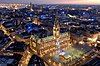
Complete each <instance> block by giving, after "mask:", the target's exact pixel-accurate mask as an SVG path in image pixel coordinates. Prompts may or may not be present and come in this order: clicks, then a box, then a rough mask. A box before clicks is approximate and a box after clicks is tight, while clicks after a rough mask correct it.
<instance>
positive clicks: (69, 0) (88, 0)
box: [0, 0, 100, 5]
mask: <svg viewBox="0 0 100 66" xmlns="http://www.w3.org/2000/svg"><path fill="white" fill-rule="evenodd" d="M30 2H32V3H34V4H97V5H98V4H100V0H0V3H30Z"/></svg>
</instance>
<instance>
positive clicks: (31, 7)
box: [29, 3, 33, 11]
mask: <svg viewBox="0 0 100 66" xmlns="http://www.w3.org/2000/svg"><path fill="white" fill-rule="evenodd" d="M29 9H30V11H33V4H32V3H30V4H29Z"/></svg>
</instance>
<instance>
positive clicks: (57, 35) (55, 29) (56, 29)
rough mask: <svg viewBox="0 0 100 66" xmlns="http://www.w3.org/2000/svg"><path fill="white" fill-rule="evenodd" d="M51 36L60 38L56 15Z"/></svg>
mask: <svg viewBox="0 0 100 66" xmlns="http://www.w3.org/2000/svg"><path fill="white" fill-rule="evenodd" d="M53 36H54V39H58V38H60V25H59V21H58V18H57V17H56V18H55V22H54V26H53Z"/></svg>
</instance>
